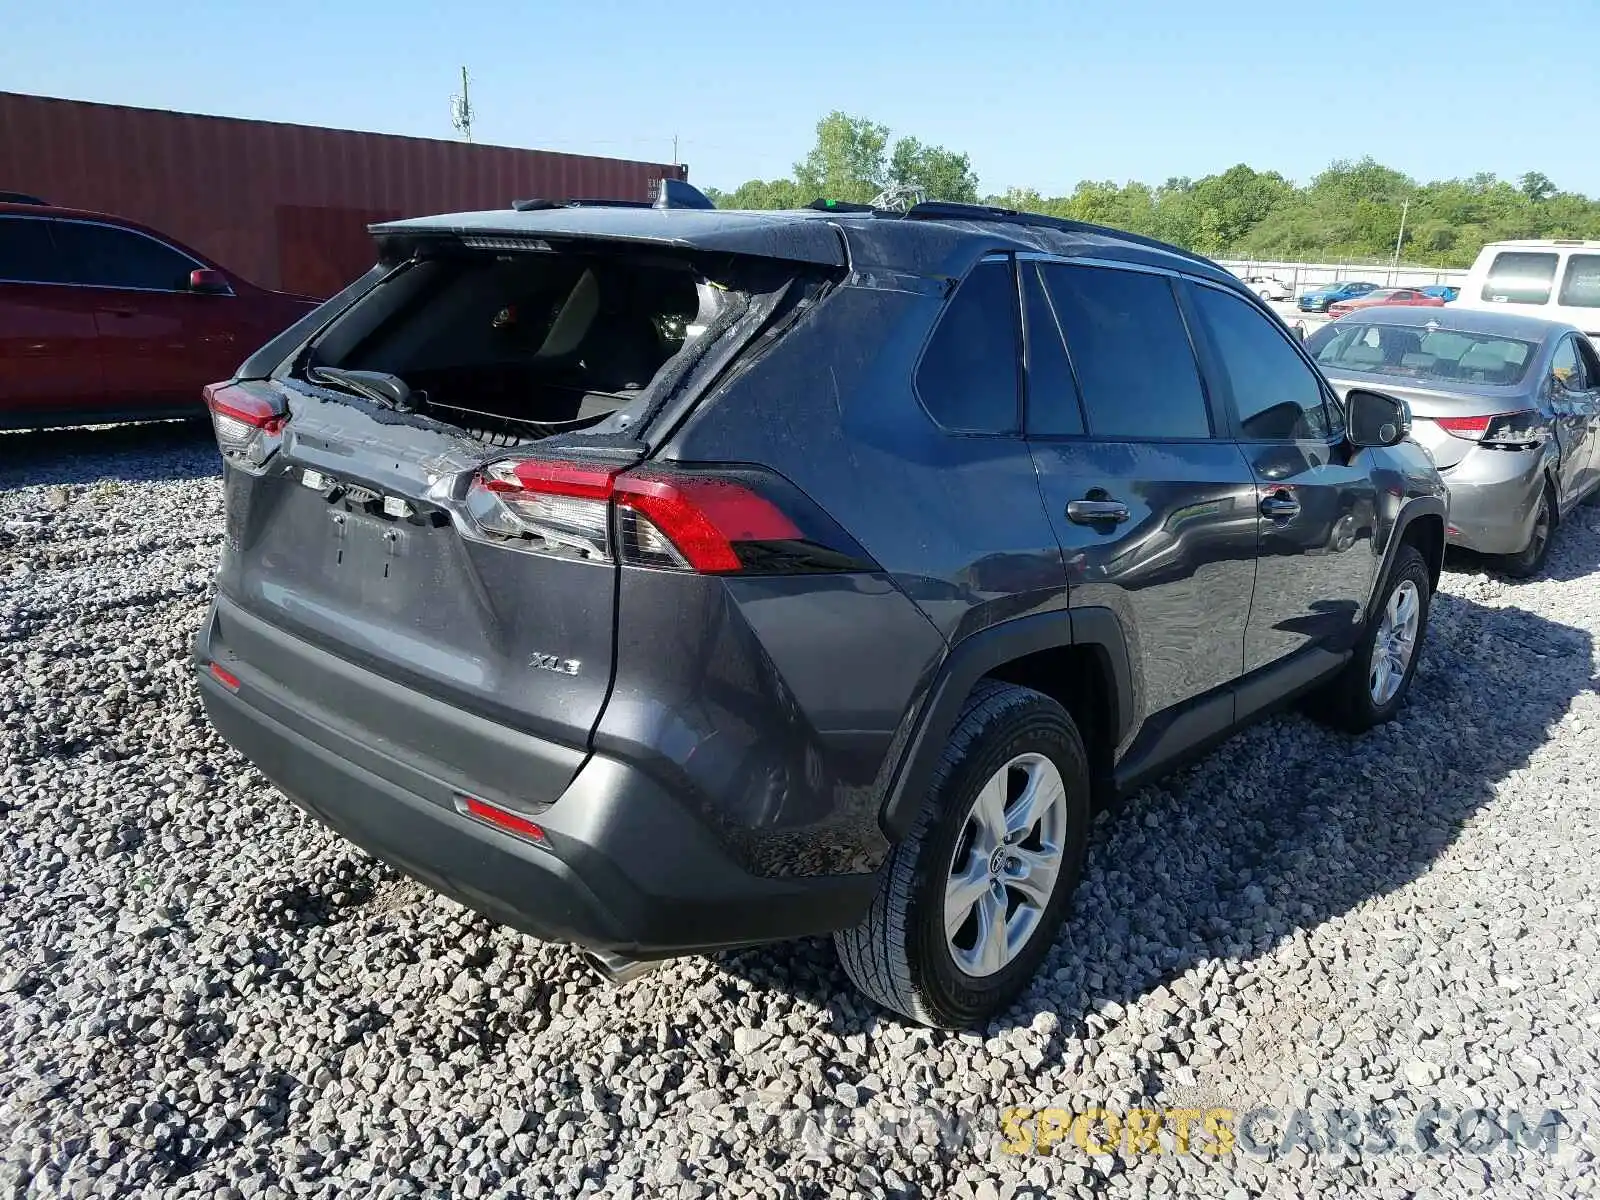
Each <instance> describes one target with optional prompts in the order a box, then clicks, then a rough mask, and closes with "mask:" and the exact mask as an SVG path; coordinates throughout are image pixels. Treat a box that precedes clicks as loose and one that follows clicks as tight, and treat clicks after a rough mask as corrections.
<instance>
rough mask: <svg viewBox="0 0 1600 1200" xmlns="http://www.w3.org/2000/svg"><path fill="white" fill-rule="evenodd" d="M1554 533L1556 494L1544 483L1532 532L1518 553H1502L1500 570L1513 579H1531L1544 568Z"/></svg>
mask: <svg viewBox="0 0 1600 1200" xmlns="http://www.w3.org/2000/svg"><path fill="white" fill-rule="evenodd" d="M1555 535H1556V494H1555V492H1554V491H1553V490H1552V489H1551V487H1550V485H1549V484H1548V483H1546V484H1545V485H1544V491H1543V492H1542V493H1540V496H1539V508H1538V510H1537V512H1536V514H1535V516H1534V518H1533V534H1532V536H1531V537H1529V539H1528V544H1527V545H1526V546H1524V547H1523V548H1522V550H1521V552H1520V553H1517V554H1507V555H1503V556H1502V557H1501V559H1500V570H1501V572H1502V573H1504V574H1506V575H1509V576H1511V578H1513V579H1531V578H1532V577H1533V576H1535V575H1537V574H1538V573H1539V572H1540V571H1542V570H1544V563H1545V559H1547V558H1549V557H1550V543H1551V542H1552V541H1553V540H1554V539H1555Z"/></svg>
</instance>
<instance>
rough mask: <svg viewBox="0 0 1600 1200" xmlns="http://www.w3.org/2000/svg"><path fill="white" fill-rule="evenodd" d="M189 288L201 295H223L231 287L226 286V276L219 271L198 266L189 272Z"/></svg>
mask: <svg viewBox="0 0 1600 1200" xmlns="http://www.w3.org/2000/svg"><path fill="white" fill-rule="evenodd" d="M189 290H190V291H191V292H198V293H200V294H201V295H203V296H224V295H227V294H228V293H229V292H231V291H232V290H233V289H232V288H230V287H229V286H228V277H227V276H226V275H224V274H223V273H222V272H221V271H213V270H212V269H211V268H210V267H200V268H198V269H196V270H193V271H190V272H189Z"/></svg>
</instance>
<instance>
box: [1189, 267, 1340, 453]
mask: <svg viewBox="0 0 1600 1200" xmlns="http://www.w3.org/2000/svg"><path fill="white" fill-rule="evenodd" d="M1184 282H1186V283H1188V284H1189V285H1190V286H1199V287H1207V288H1210V289H1211V290H1212V291H1215V292H1222V293H1223V294H1224V295H1228V296H1233V297H1234V298H1235V299H1238V300H1241V301H1243V302H1244V303H1246V304H1249V301H1248V300H1246V299H1245V297H1243V296H1241V295H1240V294H1239V293H1238V292H1236V291H1234V290H1233V289H1232V288H1230V287H1226V286H1224V285H1222V284H1218V283H1213V282H1212V281H1211V280H1209V279H1199V278H1196V277H1195V276H1193V275H1187V276H1185V277H1184ZM1257 311H1258V312H1259V311H1260V309H1259V306H1258V307H1257ZM1197 315H1198V314H1197ZM1267 324H1268V325H1270V326H1271V327H1272V328H1273V330H1274V331H1275V332H1276V333H1277V334H1278V336H1279V337H1281V338H1282V339H1283V342H1284V344H1285V345H1286V346H1288V347H1289V348H1290V349H1291V350H1293V351H1294V352H1295V354H1296V355H1298V356H1299V358H1300V361H1301V362H1302V363H1304V364H1305V365H1306V367H1307V369H1308V370H1310V372H1311V377H1312V378H1313V379H1315V380H1316V381H1317V387H1318V389H1319V390H1320V391H1321V393H1322V406H1323V408H1324V409H1327V408H1330V407H1331V408H1332V409H1333V410H1334V411H1335V412H1337V413H1338V414H1339V420H1338V421H1337V422H1335V421H1333V420H1332V419H1331V417H1332V415H1333V414H1332V413H1331V412H1325V413H1324V414H1323V415H1324V417H1325V418H1329V419H1328V436H1327V437H1326V438H1290V439H1287V440H1286V439H1284V438H1252V437H1246V436H1244V424H1243V422H1241V421H1240V419H1239V404H1238V401H1237V399H1236V398H1235V397H1234V394H1233V387H1232V385H1231V383H1229V381H1228V376H1227V373H1226V371H1225V370H1224V368H1223V367H1222V364H1221V363H1220V362H1219V361H1217V359H1216V358H1215V354H1216V350H1215V347H1213V346H1212V345H1211V344H1210V343H1211V338H1210V334H1209V333H1205V332H1202V334H1201V336H1202V337H1203V338H1204V339H1205V341H1206V357H1207V365H1208V367H1209V368H1210V369H1211V370H1214V371H1216V372H1217V391H1218V393H1219V394H1220V395H1223V396H1224V397H1226V403H1225V404H1224V406H1223V407H1224V411H1225V412H1226V415H1227V425H1228V431H1229V432H1228V436H1229V437H1231V438H1232V439H1233V440H1234V441H1235V442H1237V443H1239V445H1241V446H1282V445H1286V444H1288V442H1293V443H1295V444H1296V445H1311V446H1326V447H1328V449H1329V450H1330V451H1331V450H1333V449H1335V448H1337V447H1338V446H1339V445H1341V444H1342V443H1343V442H1344V440H1345V436H1346V435H1345V432H1344V426H1345V419H1344V406H1343V405H1342V404H1340V403H1339V395H1338V393H1337V392H1335V391H1334V390H1333V385H1332V384H1331V383H1329V382H1328V377H1327V376H1326V375H1324V374H1323V373H1322V368H1321V367H1319V366H1318V365H1317V362H1316V360H1315V359H1314V358H1312V357H1311V355H1309V354H1308V353H1306V348H1305V346H1304V345H1303V344H1302V343H1300V342H1298V341H1296V340H1295V338H1294V336H1293V335H1292V334H1290V332H1289V331H1288V329H1286V328H1282V327H1281V326H1282V325H1283V322H1282V321H1281V320H1280V319H1279V318H1278V317H1277V316H1276V315H1273V316H1271V317H1270V318H1269V319H1268V320H1267ZM1335 424H1337V425H1338V427H1339V432H1337V433H1335V432H1334V426H1335Z"/></svg>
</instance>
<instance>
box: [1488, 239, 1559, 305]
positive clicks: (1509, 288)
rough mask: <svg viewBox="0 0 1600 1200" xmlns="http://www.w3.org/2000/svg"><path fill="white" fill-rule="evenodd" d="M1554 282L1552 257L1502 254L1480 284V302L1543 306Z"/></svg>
mask: <svg viewBox="0 0 1600 1200" xmlns="http://www.w3.org/2000/svg"><path fill="white" fill-rule="evenodd" d="M1555 281H1556V256H1555V255H1554V254H1534V253H1529V252H1527V251H1521V250H1503V251H1501V252H1500V253H1499V254H1496V255H1495V256H1494V262H1493V263H1491V264H1490V266H1489V275H1488V278H1486V279H1485V280H1484V281H1483V299H1485V300H1490V301H1493V302H1495V303H1497V304H1547V303H1549V300H1550V291H1551V289H1552V288H1553V287H1554V285H1555Z"/></svg>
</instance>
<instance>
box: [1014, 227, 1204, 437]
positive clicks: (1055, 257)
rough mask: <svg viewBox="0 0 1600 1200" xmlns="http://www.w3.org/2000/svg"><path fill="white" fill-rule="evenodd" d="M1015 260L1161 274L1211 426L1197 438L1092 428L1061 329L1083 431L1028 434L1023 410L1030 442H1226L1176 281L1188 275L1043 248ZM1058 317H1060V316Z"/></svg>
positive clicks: (1020, 254)
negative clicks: (1117, 433)
mask: <svg viewBox="0 0 1600 1200" xmlns="http://www.w3.org/2000/svg"><path fill="white" fill-rule="evenodd" d="M1016 259H1017V262H1018V264H1019V265H1020V264H1022V263H1025V262H1028V263H1041V264H1043V265H1046V266H1062V267H1103V268H1107V269H1110V270H1113V271H1131V272H1134V273H1136V274H1139V275H1161V276H1165V278H1166V280H1167V286H1168V288H1170V289H1171V291H1172V301H1173V303H1174V304H1175V305H1176V306H1177V309H1178V319H1179V321H1180V322H1181V323H1182V325H1183V331H1184V335H1185V336H1186V337H1187V338H1188V340H1189V353H1190V355H1191V357H1192V358H1193V360H1194V373H1195V378H1197V379H1198V380H1199V381H1200V396H1201V398H1202V399H1203V400H1204V401H1205V406H1206V420H1207V422H1208V423H1209V424H1210V426H1211V433H1210V434H1209V435H1208V436H1206V437H1203V438H1198V437H1153V436H1152V437H1108V436H1107V435H1106V434H1103V433H1099V434H1097V433H1096V432H1095V431H1094V429H1093V427H1092V426H1091V424H1090V421H1089V405H1088V403H1087V402H1086V401H1085V400H1084V397H1083V386H1082V384H1081V382H1080V381H1079V378H1078V364H1077V363H1076V362H1075V361H1073V357H1072V346H1071V344H1070V343H1069V342H1068V341H1067V339H1066V336H1065V333H1066V331H1065V330H1063V331H1062V334H1063V336H1062V338H1061V344H1062V348H1063V349H1064V350H1065V352H1066V355H1067V366H1068V367H1069V368H1071V371H1072V382H1073V385H1074V386H1075V387H1077V389H1078V395H1077V401H1078V406H1079V410H1080V412H1081V413H1082V415H1083V428H1084V432H1082V433H1029V432H1028V429H1027V425H1026V418H1027V413H1026V412H1024V413H1023V418H1024V425H1023V434H1024V436H1025V437H1026V438H1027V439H1028V440H1029V441H1033V442H1105V443H1109V444H1113V445H1153V446H1166V445H1173V446H1208V445H1211V444H1212V443H1214V442H1221V441H1227V440H1228V436H1229V435H1228V434H1227V433H1226V432H1224V430H1225V429H1226V427H1227V414H1226V413H1225V412H1224V411H1223V409H1222V407H1221V405H1220V404H1219V403H1218V402H1217V397H1216V396H1215V395H1214V393H1213V391H1212V388H1211V383H1210V380H1209V379H1207V377H1206V369H1205V365H1204V363H1203V361H1202V359H1201V350H1200V346H1199V343H1198V339H1197V338H1196V336H1195V330H1194V322H1193V320H1192V319H1191V317H1190V313H1189V310H1188V306H1187V305H1186V304H1185V303H1184V297H1183V294H1182V292H1181V290H1180V288H1179V287H1178V284H1179V283H1180V282H1181V281H1182V280H1185V279H1187V278H1189V277H1188V276H1186V275H1184V274H1182V273H1181V272H1178V271H1174V270H1172V269H1170V268H1168V267H1157V266H1152V265H1151V264H1149V263H1140V262H1126V261H1123V260H1122V259H1115V258H1091V257H1088V256H1086V255H1063V254H1051V253H1049V252H1048V251H1043V250H1022V251H1018V252H1017V255H1016ZM1040 281H1041V283H1042V282H1043V278H1042V277H1041V280H1040ZM1215 286H1218V287H1221V286H1223V285H1220V284H1218V285H1215ZM1019 289H1020V280H1019ZM1045 299H1046V301H1048V303H1049V304H1050V311H1051V312H1052V313H1054V312H1055V301H1054V300H1052V299H1051V298H1050V290H1049V288H1048V287H1046V288H1045ZM1019 301H1020V293H1019ZM1023 315H1024V319H1026V311H1024V314H1023ZM1057 319H1058V320H1059V317H1058V318H1057ZM1023 390H1024V392H1026V390H1027V388H1026V386H1024V388H1023Z"/></svg>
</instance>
